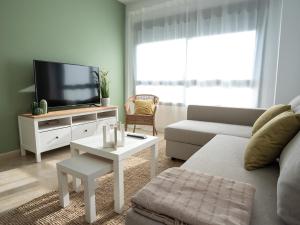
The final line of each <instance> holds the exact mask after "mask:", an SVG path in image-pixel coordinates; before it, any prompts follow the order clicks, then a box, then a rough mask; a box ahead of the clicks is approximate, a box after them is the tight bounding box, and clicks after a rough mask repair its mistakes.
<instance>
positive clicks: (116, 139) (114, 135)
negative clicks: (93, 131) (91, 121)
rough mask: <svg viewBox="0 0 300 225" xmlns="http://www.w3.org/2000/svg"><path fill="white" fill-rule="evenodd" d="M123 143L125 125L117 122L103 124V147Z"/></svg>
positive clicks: (121, 145) (116, 146)
mask: <svg viewBox="0 0 300 225" xmlns="http://www.w3.org/2000/svg"><path fill="white" fill-rule="evenodd" d="M124 145H125V127H124V124H122V123H120V122H118V123H116V124H111V125H108V126H107V125H105V126H103V147H104V148H114V149H117V148H118V147H123V146H124Z"/></svg>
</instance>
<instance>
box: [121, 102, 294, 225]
mask: <svg viewBox="0 0 300 225" xmlns="http://www.w3.org/2000/svg"><path fill="white" fill-rule="evenodd" d="M264 111H265V110H264V109H240V108H225V107H211V106H194V105H192V106H189V107H188V110H187V120H184V121H181V122H178V123H175V124H172V125H170V126H168V127H167V128H166V129H165V139H166V142H167V155H168V156H169V157H172V158H178V159H183V160H187V161H186V162H185V163H184V164H183V165H182V166H181V167H182V168H186V169H190V170H196V171H200V172H204V173H208V174H211V175H216V176H222V177H225V178H229V179H233V180H237V181H241V182H246V183H249V184H252V185H253V186H254V187H255V188H256V194H255V200H254V207H253V211H252V217H251V225H284V224H285V223H284V222H283V221H282V220H281V218H280V217H279V216H278V215H277V197H276V196H277V182H278V177H279V175H280V169H279V164H278V162H274V163H273V164H272V165H269V166H267V167H264V168H261V169H257V170H253V171H247V170H245V169H244V160H243V159H244V151H245V149H246V145H247V143H248V141H249V138H250V137H251V130H252V125H253V124H254V122H255V120H256V119H257V118H258V117H259V116H260V115H261V114H262V113H263V112H264ZM291 142H293V144H290V143H289V144H288V145H287V146H286V147H285V149H284V150H283V152H286V153H285V155H288V154H294V153H293V152H297V151H294V150H293V149H291V148H294V149H295V148H297V149H299V148H300V132H299V133H298V134H297V135H296V136H295V137H294V139H293V140H292V141H291ZM290 152H292V153H290ZM298 152H299V151H298ZM298 156H299V155H298ZM290 158H295V157H294V156H291V157H290ZM126 224H127V225H136V224H143V225H161V223H159V222H157V221H154V220H152V219H149V218H147V217H145V216H142V215H140V214H138V213H136V212H135V211H134V210H133V209H130V210H129V211H128V214H127V218H126Z"/></svg>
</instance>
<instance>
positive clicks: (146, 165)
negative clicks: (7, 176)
mask: <svg viewBox="0 0 300 225" xmlns="http://www.w3.org/2000/svg"><path fill="white" fill-rule="evenodd" d="M149 159H150V151H148V150H145V151H142V152H140V153H138V154H136V155H134V156H133V157H131V158H129V159H128V160H126V162H125V171H124V180H125V210H124V212H123V213H122V214H117V213H115V212H114V210H113V174H108V175H106V176H103V177H101V178H99V179H97V183H98V188H97V190H96V208H97V221H96V222H95V223H93V224H107V225H112V224H125V217H126V210H127V209H128V208H129V207H130V198H131V196H132V195H134V194H135V193H136V192H137V191H138V190H139V189H141V188H142V187H143V186H144V185H146V184H147V183H148V182H149V181H150V161H149ZM181 164H182V162H181V161H172V160H171V159H169V158H167V157H166V156H165V142H164V141H160V143H159V163H158V172H161V171H163V170H165V169H167V168H170V167H175V166H180V165H181ZM84 215H85V212H84V203H83V192H82V191H81V192H80V193H76V192H71V193H70V205H69V206H68V207H66V208H62V207H61V206H60V204H59V200H58V193H57V191H53V192H50V193H48V194H45V195H42V196H41V197H38V198H36V199H34V200H32V201H30V202H28V203H26V204H24V205H22V206H20V207H18V208H16V209H13V210H10V211H8V212H6V213H4V214H2V215H0V224H5V225H8V224H68V225H69V224H87V223H86V222H85V217H84Z"/></svg>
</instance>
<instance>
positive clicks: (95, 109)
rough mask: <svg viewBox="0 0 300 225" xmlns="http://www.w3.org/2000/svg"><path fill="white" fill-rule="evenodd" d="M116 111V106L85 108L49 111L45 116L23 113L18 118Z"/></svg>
mask: <svg viewBox="0 0 300 225" xmlns="http://www.w3.org/2000/svg"><path fill="white" fill-rule="evenodd" d="M117 109H118V107H117V106H92V107H87V108H76V109H65V110H56V111H50V112H48V113H47V114H41V115H32V114H31V113H24V114H21V115H20V116H23V117H27V118H32V119H43V118H51V117H57V116H69V115H75V114H81V113H93V112H101V111H107V110H117Z"/></svg>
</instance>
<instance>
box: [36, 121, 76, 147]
mask: <svg viewBox="0 0 300 225" xmlns="http://www.w3.org/2000/svg"><path fill="white" fill-rule="evenodd" d="M39 140H40V148H41V151H42V152H43V151H47V150H51V149H54V148H60V147H63V146H66V145H69V144H70V142H71V127H67V128H61V129H56V130H51V131H45V132H42V133H40V134H39Z"/></svg>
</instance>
